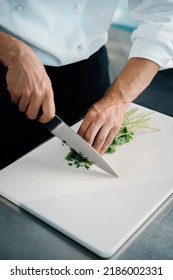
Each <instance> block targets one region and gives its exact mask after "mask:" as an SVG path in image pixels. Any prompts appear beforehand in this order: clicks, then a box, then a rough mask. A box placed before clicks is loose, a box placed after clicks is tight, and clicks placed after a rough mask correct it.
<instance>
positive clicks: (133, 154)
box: [0, 104, 173, 258]
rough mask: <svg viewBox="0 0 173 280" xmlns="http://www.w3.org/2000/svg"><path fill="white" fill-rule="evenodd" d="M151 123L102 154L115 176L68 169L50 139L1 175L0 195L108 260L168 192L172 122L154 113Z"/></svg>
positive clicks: (63, 150)
mask: <svg viewBox="0 0 173 280" xmlns="http://www.w3.org/2000/svg"><path fill="white" fill-rule="evenodd" d="M130 107H139V109H140V110H141V111H144V112H150V110H149V109H147V108H144V107H142V106H138V105H134V104H131V106H130ZM150 125H151V126H153V127H157V128H160V131H159V132H151V131H143V132H139V133H137V134H136V135H135V136H134V139H133V141H132V142H130V143H128V144H124V145H122V146H120V147H119V148H118V150H117V151H116V152H115V153H114V154H111V155H104V158H105V159H106V160H107V161H108V162H109V163H110V164H111V166H112V167H113V168H114V169H115V171H116V172H117V173H118V174H119V178H114V177H112V176H110V175H108V174H106V173H105V172H103V171H101V170H100V169H99V168H97V167H96V166H92V167H91V169H90V170H86V169H84V168H81V169H80V168H79V169H76V168H75V167H73V166H71V167H70V166H68V163H67V161H66V160H65V156H66V155H67V153H68V151H69V149H68V147H66V146H62V142H61V141H60V140H58V139H57V138H52V139H51V140H49V141H48V142H46V143H44V144H42V145H41V146H39V147H37V148H36V149H35V150H33V151H31V152H30V153H29V154H27V155H26V156H24V157H23V158H21V159H19V160H18V161H16V162H15V163H13V164H11V165H10V166H8V167H7V168H5V169H3V170H1V171H0V194H1V195H3V196H4V197H6V198H7V199H9V200H11V201H12V202H14V203H15V204H17V205H19V206H20V207H22V208H24V209H25V210H27V211H29V212H30V213H31V214H33V215H35V216H37V217H38V218H40V219H42V220H43V221H45V222H46V223H48V224H49V225H51V226H53V227H54V228H56V229H57V230H59V231H61V232H63V233H64V234H66V235H67V236H69V237H70V238H72V239H74V240H76V241H77V242H79V243H80V244H82V245H83V246H85V247H87V248H88V249H89V250H91V251H93V252H94V253H96V254H98V255H99V256H101V257H103V258H108V257H111V256H112V255H113V254H114V253H115V252H116V251H117V250H118V249H119V248H120V247H121V246H122V245H123V244H124V242H126V241H127V239H128V238H130V237H131V236H132V235H133V233H134V232H135V231H136V230H137V229H138V228H139V227H140V226H141V225H142V224H143V223H144V222H145V221H146V219H148V218H149V217H150V215H151V214H152V213H153V212H154V211H155V210H156V209H157V208H158V207H159V206H160V205H161V204H162V203H163V202H164V201H165V200H166V199H167V198H168V197H169V196H170V195H171V194H172V193H173V172H172V171H173V170H172V158H173V140H172V139H173V119H172V118H171V117H168V116H165V115H163V114H160V113H157V112H155V113H154V114H152V115H151V121H150ZM78 126H79V124H76V125H75V126H74V127H73V129H74V130H77V128H78Z"/></svg>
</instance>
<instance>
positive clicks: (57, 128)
mask: <svg viewBox="0 0 173 280" xmlns="http://www.w3.org/2000/svg"><path fill="white" fill-rule="evenodd" d="M43 126H44V127H45V128H46V129H48V130H49V131H50V132H51V133H52V134H54V135H55V136H56V137H58V138H59V139H60V140H62V141H64V142H65V143H66V144H67V145H68V146H69V147H70V148H73V149H74V150H75V151H76V152H78V153H81V154H82V156H84V157H86V158H87V159H88V160H90V161H92V162H93V163H94V164H95V165H97V166H98V167H99V168H101V169H102V170H104V171H105V172H107V173H109V174H111V175H113V176H117V177H118V175H117V174H116V173H115V171H114V170H113V169H112V167H111V166H110V165H109V164H108V163H107V162H106V161H105V159H103V157H102V156H101V155H100V154H99V153H98V152H97V151H96V150H95V149H94V148H92V146H91V145H90V144H88V143H87V141H85V140H84V139H83V138H82V137H81V136H80V135H79V134H77V133H76V132H75V131H73V130H72V129H71V128H70V127H69V126H68V125H67V124H66V123H65V122H63V121H62V120H61V119H60V118H59V117H58V116H56V115H55V117H54V118H53V119H52V120H51V121H49V122H47V123H44V124H43Z"/></svg>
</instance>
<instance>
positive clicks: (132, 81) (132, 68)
mask: <svg viewBox="0 0 173 280" xmlns="http://www.w3.org/2000/svg"><path fill="white" fill-rule="evenodd" d="M158 70H159V65H158V64H156V63H155V62H153V61H150V60H147V59H144V58H131V59H129V61H128V62H127V64H126V65H125V67H124V68H123V70H122V71H121V72H120V74H119V75H118V77H117V78H116V80H115V81H114V82H113V84H112V86H111V87H110V89H109V90H108V95H109V97H111V98H112V99H113V100H114V102H115V104H117V103H121V104H122V105H123V106H125V107H128V105H129V104H130V103H131V102H132V101H133V100H134V99H135V98H136V97H137V96H138V95H139V94H140V93H141V92H142V91H143V90H144V89H145V88H146V87H147V86H148V85H149V84H150V83H151V81H152V79H153V78H154V76H155V75H156V73H157V72H158Z"/></svg>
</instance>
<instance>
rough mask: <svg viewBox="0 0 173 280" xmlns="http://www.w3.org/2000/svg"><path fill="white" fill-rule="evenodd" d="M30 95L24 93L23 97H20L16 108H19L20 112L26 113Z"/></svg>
mask: <svg viewBox="0 0 173 280" xmlns="http://www.w3.org/2000/svg"><path fill="white" fill-rule="evenodd" d="M30 98H31V97H30V94H26V93H25V95H24V94H23V95H22V96H21V99H20V101H19V103H18V106H19V110H20V111H21V112H26V111H27V109H28V106H29V104H30Z"/></svg>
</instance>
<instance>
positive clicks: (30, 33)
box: [0, 0, 173, 69]
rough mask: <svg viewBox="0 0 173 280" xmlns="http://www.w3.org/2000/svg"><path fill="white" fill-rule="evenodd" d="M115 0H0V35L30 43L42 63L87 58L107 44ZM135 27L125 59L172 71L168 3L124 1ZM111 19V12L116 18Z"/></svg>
mask: <svg viewBox="0 0 173 280" xmlns="http://www.w3.org/2000/svg"><path fill="white" fill-rule="evenodd" d="M117 4H118V0H49V1H48V0H0V31H3V32H6V33H9V34H12V35H13V36H15V37H18V38H20V39H22V40H23V41H25V42H26V43H27V44H29V45H30V46H31V47H32V49H33V50H34V51H35V52H36V54H37V55H38V56H39V58H40V59H41V61H42V62H43V63H44V64H46V65H52V66H61V65H66V64H69V63H73V62H76V61H80V60H83V59H86V58H88V57H89V56H90V55H91V54H93V53H94V52H95V51H97V50H98V49H99V48H100V47H101V46H102V45H103V44H105V43H106V42H107V39H108V36H107V31H108V29H109V27H110V24H111V21H112V18H113V16H114V13H115V11H116V7H117ZM129 11H130V15H131V17H132V18H133V19H135V20H137V21H139V26H138V28H137V30H135V31H134V32H133V34H132V48H131V51H130V55H129V57H144V58H148V59H151V60H153V61H155V62H157V63H158V64H159V65H160V66H161V68H163V69H164V68H171V67H173V0H162V1H161V0H152V1H149V0H129ZM115 15H116V14H115Z"/></svg>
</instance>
